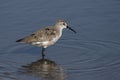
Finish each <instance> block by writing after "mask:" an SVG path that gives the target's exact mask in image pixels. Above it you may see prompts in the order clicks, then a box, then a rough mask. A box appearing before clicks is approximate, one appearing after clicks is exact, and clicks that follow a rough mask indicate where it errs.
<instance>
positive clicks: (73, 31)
mask: <svg viewBox="0 0 120 80" xmlns="http://www.w3.org/2000/svg"><path fill="white" fill-rule="evenodd" d="M67 28H68V29H70V30H71V31H73V32H74V33H77V32H76V31H75V30H74V29H72V28H71V27H69V26H67Z"/></svg>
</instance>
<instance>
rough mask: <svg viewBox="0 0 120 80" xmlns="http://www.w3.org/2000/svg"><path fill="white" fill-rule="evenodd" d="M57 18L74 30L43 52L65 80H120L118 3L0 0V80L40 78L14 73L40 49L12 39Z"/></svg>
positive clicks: (119, 0) (110, 0) (105, 0)
mask: <svg viewBox="0 0 120 80" xmlns="http://www.w3.org/2000/svg"><path fill="white" fill-rule="evenodd" d="M58 19H64V20H66V21H67V23H68V24H69V26H71V27H72V28H74V29H75V30H76V31H77V34H74V33H72V32H71V31H69V30H67V29H66V30H64V31H63V36H62V37H61V39H60V40H59V41H58V42H57V43H56V44H55V45H54V46H51V47H49V48H48V49H47V54H46V57H47V58H48V59H50V60H53V61H55V62H56V63H57V64H59V65H60V66H61V67H62V68H63V70H64V73H65V79H66V80H120V0H69V1H65V0H51V1H50V0H0V80H41V79H40V78H39V77H35V76H30V75H27V74H24V75H19V74H17V72H18V70H19V68H21V66H22V65H26V64H29V63H31V62H33V61H36V60H38V59H39V58H40V56H41V54H40V52H41V49H40V48H38V47H35V46H31V45H28V44H18V43H16V42H15V41H16V40H17V39H19V38H22V37H25V36H27V35H29V34H31V33H32V32H34V31H36V30H37V29H40V28H42V27H44V26H47V25H52V24H53V23H54V22H55V21H56V20H58Z"/></svg>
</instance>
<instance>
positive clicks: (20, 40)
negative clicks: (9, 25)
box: [16, 39, 24, 42]
mask: <svg viewBox="0 0 120 80" xmlns="http://www.w3.org/2000/svg"><path fill="white" fill-rule="evenodd" d="M23 40H24V39H19V40H17V41H16V42H23Z"/></svg>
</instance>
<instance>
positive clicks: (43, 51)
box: [42, 47, 45, 59]
mask: <svg viewBox="0 0 120 80" xmlns="http://www.w3.org/2000/svg"><path fill="white" fill-rule="evenodd" d="M44 57H45V48H43V47H42V59H44Z"/></svg>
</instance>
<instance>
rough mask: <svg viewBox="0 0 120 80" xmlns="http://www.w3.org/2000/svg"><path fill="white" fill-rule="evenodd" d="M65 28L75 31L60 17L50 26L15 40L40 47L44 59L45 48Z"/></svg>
mask: <svg viewBox="0 0 120 80" xmlns="http://www.w3.org/2000/svg"><path fill="white" fill-rule="evenodd" d="M65 28H68V29H69V30H71V31H73V32H74V33H76V31H75V30H74V29H72V28H71V27H69V26H68V24H67V22H66V21H64V20H62V19H60V20H57V21H56V22H55V23H54V24H53V25H52V26H46V27H44V28H41V29H39V30H37V31H35V32H33V33H32V34H30V35H28V36H26V37H24V38H21V39H18V40H17V41H16V42H19V43H28V44H31V45H33V46H37V47H41V48H42V52H41V53H42V59H44V57H45V49H46V48H47V47H49V46H51V45H53V44H55V43H56V42H57V41H58V39H59V38H60V37H61V36H62V31H63V29H65Z"/></svg>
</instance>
